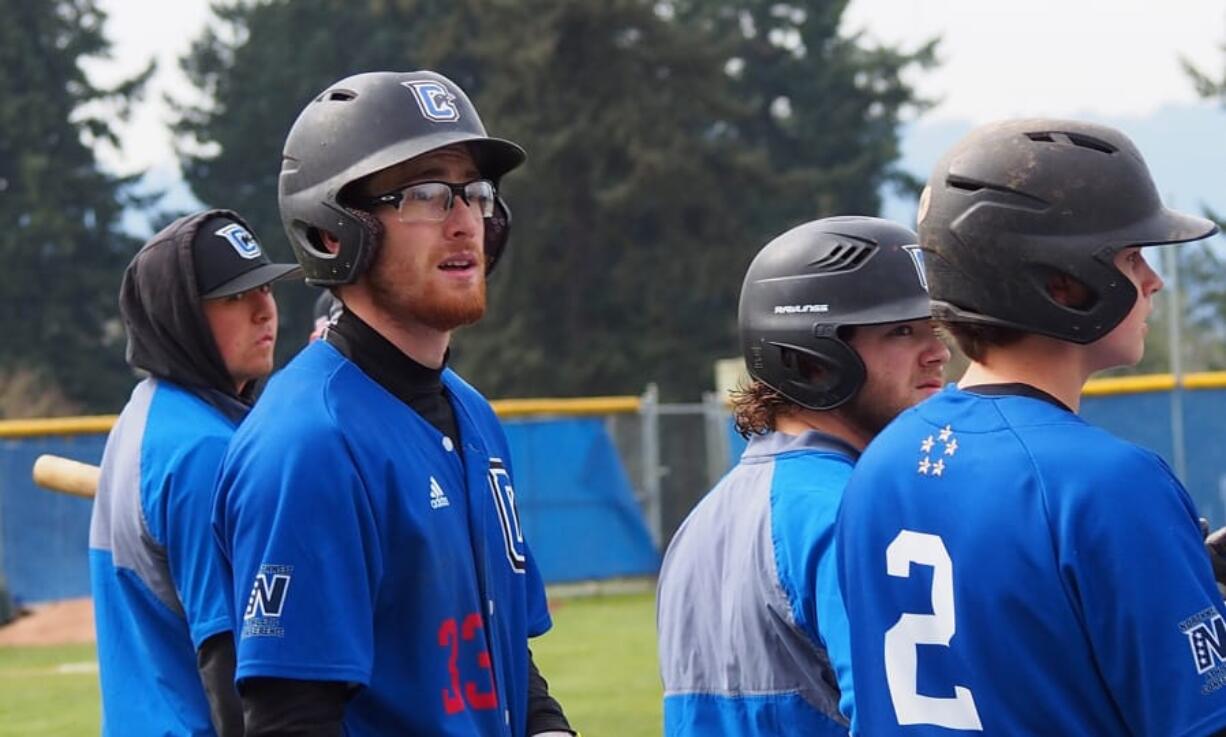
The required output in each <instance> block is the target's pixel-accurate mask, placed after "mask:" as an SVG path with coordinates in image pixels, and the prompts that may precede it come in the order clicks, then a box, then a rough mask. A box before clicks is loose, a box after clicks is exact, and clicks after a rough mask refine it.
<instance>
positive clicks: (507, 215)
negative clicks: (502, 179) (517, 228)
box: [485, 197, 511, 276]
mask: <svg viewBox="0 0 1226 737" xmlns="http://www.w3.org/2000/svg"><path fill="white" fill-rule="evenodd" d="M510 237H511V208H510V207H509V206H508V205H507V203H506V201H505V200H503V199H502V197H495V198H494V214H492V215H490V216H489V217H488V218H486V219H485V273H486V275H487V276H488V275H489V274H492V273H494V267H495V266H497V265H498V260H499V259H500V258H502V254H503V252H504V251H506V248H507V241H508V240H509V239H510Z"/></svg>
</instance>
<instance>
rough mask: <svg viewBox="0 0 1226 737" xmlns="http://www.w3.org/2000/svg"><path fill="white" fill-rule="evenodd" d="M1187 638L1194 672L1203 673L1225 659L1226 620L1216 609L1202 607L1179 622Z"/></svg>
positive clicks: (1180, 629)
mask: <svg viewBox="0 0 1226 737" xmlns="http://www.w3.org/2000/svg"><path fill="white" fill-rule="evenodd" d="M1179 631H1180V632H1183V634H1184V635H1185V636H1186V637H1187V638H1188V645H1189V646H1190V647H1191V648H1192V661H1193V662H1194V663H1195V664H1196V672H1197V673H1204V672H1205V671H1207V670H1209V669H1210V668H1213V667H1214V666H1216V665H1218V664H1219V663H1221V662H1223V661H1226V620H1223V619H1222V615H1220V614H1218V612H1217V610H1216V609H1213V608H1209V609H1204V610H1202V611H1200V612H1197V613H1196V614H1194V615H1192V616H1191V617H1188V618H1187V619H1185V620H1184V621H1182V622H1180V623H1179Z"/></svg>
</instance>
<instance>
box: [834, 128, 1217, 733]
mask: <svg viewBox="0 0 1226 737" xmlns="http://www.w3.org/2000/svg"><path fill="white" fill-rule="evenodd" d="M1215 231H1216V227H1215V226H1214V225H1212V224H1211V223H1209V222H1208V221H1206V220H1202V219H1200V218H1196V217H1191V216H1188V215H1184V214H1181V213H1177V212H1174V211H1172V210H1168V209H1167V208H1166V207H1164V206H1163V204H1162V202H1161V201H1160V199H1159V197H1158V193H1157V190H1156V189H1155V186H1154V183H1153V181H1152V180H1151V178H1150V174H1149V171H1148V169H1147V167H1146V165H1145V162H1144V160H1143V158H1142V157H1141V153H1140V152H1139V151H1138V150H1137V148H1136V147H1135V146H1134V145H1133V143H1132V141H1130V140H1129V139H1128V138H1127V137H1126V136H1125V135H1123V134H1122V133H1120V132H1119V131H1117V130H1114V129H1112V128H1108V127H1105V126H1100V125H1091V124H1087V123H1081V122H1074V121H1066V120H1013V121H1007V122H1002V123H995V124H991V125H986V126H983V127H981V128H978V129H976V130H974V131H973V132H972V133H970V134H969V135H968V136H967V137H966V138H964V139H963V140H962V141H960V142H959V143H958V144H957V145H955V146H954V147H953V148H952V149H951V150H950V151H949V152H948V153H946V155H945V156H944V158H943V159H941V161H940V163H938V164H937V166H936V169H935V170H934V172H933V175H932V178H931V179H930V180H929V182H928V186H927V188H926V189H925V190H924V193H923V195H922V197H921V200H920V206H919V235H920V246H921V248H922V249H923V250H924V256H925V265H926V273H927V275H928V286H929V289H930V291H931V293H932V299H933V305H934V307H933V310H934V315H935V316H936V317H937V319H938V320H939V321H940V322H941V323H943V324H944V325H945V326H946V329H948V331H949V333H950V334H951V335H952V336H953V338H954V339H955V340H956V341H957V342H958V345H959V346H960V347H961V348H962V350H963V351H964V352H965V353H966V354H967V356H968V357H969V358H970V359H971V365H970V368H969V369H968V370H967V372H966V374H965V375H964V376H963V377H962V379H961V381H960V382H959V384H958V386H956V387H954V386H950V387H948V388H946V389H945V390H943V391H941V392H940V393H939V394H937V395H936V396H934V397H932V398H931V399H929V400H927V401H926V402H924V403H923V404H921V405H919V406H918V407H916V408H914V409H912V410H909V411H907V412H904V413H903V414H901V415H900V416H899V417H898V419H897V420H895V422H894V423H893V424H891V425H890V426H889V427H888V428H886V429H885V431H884V432H882V433H881V434H880V435H878V436H877V439H876V440H875V441H874V442H873V444H872V445H871V446H870V447H869V448H868V450H867V452H866V453H865V454H864V455H863V456H862V457H861V459H860V463H859V464H857V466H856V470H855V472H854V473H853V474H852V478H851V481H850V482H849V484H848V487H847V490H846V492H845V493H844V496H843V506H842V508H841V510H840V513H839V520H838V526H837V530H838V533H837V538H838V543H837V547H838V558H839V564H840V570H839V574H840V575H839V578H840V583H841V584H842V591H843V594H844V597H845V603H846V605H847V614H848V619H849V620H850V623H851V650H852V659H851V662H852V669H853V676H854V681H855V684H856V702H857V703H856V706H857V714H858V715H859V726H860V727H861V728H862V731H863V733H864V734H870V735H887V736H888V735H948V734H953V733H959V734H966V733H971V732H984V733H987V734H999V735H1039V734H1044V735H1057V734H1058V735H1155V736H1157V735H1162V736H1167V735H1186V736H1189V737H1192V736H1196V735H1208V734H1213V733H1217V732H1219V731H1220V730H1223V729H1226V689H1223V688H1222V686H1223V684H1226V666H1224V665H1223V658H1224V657H1226V619H1223V616H1224V615H1226V609H1224V608H1223V603H1222V597H1221V596H1220V595H1219V594H1218V591H1217V589H1216V587H1215V585H1214V580H1213V574H1212V571H1211V569H1210V565H1209V562H1208V560H1207V559H1206V556H1205V553H1204V550H1203V549H1202V547H1201V531H1200V529H1199V526H1198V524H1197V517H1196V511H1195V509H1194V507H1193V503H1192V500H1191V498H1189V496H1188V493H1187V491H1186V490H1185V489H1184V488H1183V486H1182V485H1181V484H1180V483H1179V480H1178V479H1176V478H1175V476H1174V475H1173V474H1172V473H1171V471H1170V469H1169V468H1168V467H1167V466H1166V464H1165V463H1163V462H1162V460H1161V459H1160V458H1159V457H1158V456H1157V455H1155V454H1154V453H1152V452H1150V451H1148V450H1145V449H1142V448H1139V447H1137V446H1135V445H1132V444H1131V443H1127V442H1124V441H1123V440H1120V439H1119V438H1116V437H1114V436H1112V435H1111V434H1109V433H1107V432H1106V431H1104V430H1102V429H1101V428H1098V427H1095V426H1093V425H1090V424H1088V423H1086V422H1085V421H1083V420H1082V419H1081V418H1080V417H1078V416H1077V409H1078V406H1079V399H1080V394H1081V389H1082V386H1083V384H1084V383H1085V381H1086V380H1087V378H1088V377H1089V376H1090V375H1091V374H1093V373H1094V372H1096V371H1101V370H1103V369H1107V368H1110V367H1112V366H1127V365H1132V364H1135V363H1136V362H1137V361H1138V360H1140V358H1141V355H1142V353H1143V350H1144V340H1145V331H1146V327H1145V321H1146V317H1147V316H1148V315H1149V313H1150V310H1151V308H1152V302H1153V297H1154V293H1155V292H1157V291H1158V290H1159V289H1160V288H1161V287H1162V281H1161V279H1159V277H1158V276H1157V275H1156V274H1155V273H1154V271H1153V270H1152V269H1151V268H1150V267H1149V265H1148V264H1147V263H1146V261H1145V257H1144V256H1143V253H1142V247H1143V246H1152V245H1163V244H1174V243H1182V242H1186V241H1192V240H1196V239H1199V238H1204V237H1206V236H1209V235H1212V234H1213V233H1214V232H1215Z"/></svg>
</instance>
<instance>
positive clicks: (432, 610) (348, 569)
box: [214, 341, 550, 737]
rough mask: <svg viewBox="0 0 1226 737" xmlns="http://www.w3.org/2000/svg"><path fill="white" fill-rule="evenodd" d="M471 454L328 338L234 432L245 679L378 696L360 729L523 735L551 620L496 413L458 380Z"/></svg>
mask: <svg viewBox="0 0 1226 737" xmlns="http://www.w3.org/2000/svg"><path fill="white" fill-rule="evenodd" d="M443 385H444V386H445V387H446V389H447V392H448V394H449V396H450V399H451V401H452V404H453V407H454V409H455V416H456V422H457V425H458V427H459V436H460V441H461V443H462V447H455V446H454V444H453V443H452V441H451V439H450V438H447V437H446V436H444V435H442V434H441V433H439V431H438V430H436V429H435V428H434V427H433V426H432V425H431V424H429V423H428V422H427V421H426V420H424V419H423V418H422V417H421V416H419V415H418V414H417V413H415V412H414V411H413V410H412V409H410V408H409V407H408V406H407V405H406V404H404V403H403V402H401V401H399V400H398V399H396V398H395V397H394V396H392V395H391V394H390V393H388V391H387V390H386V389H384V388H383V387H382V386H381V385H380V384H378V383H376V382H375V381H374V380H372V379H371V378H370V377H369V376H367V375H366V374H365V373H363V372H362V370H361V369H359V368H358V367H357V365H355V364H354V363H353V362H351V361H350V360H348V359H347V358H345V357H344V356H342V355H341V354H340V353H339V352H338V351H337V350H336V349H335V348H334V347H333V346H331V345H329V344H328V343H326V342H324V341H318V342H315V343H313V344H311V345H310V346H308V347H307V348H306V349H305V350H303V352H302V353H300V354H299V355H298V356H297V357H296V358H295V359H294V360H293V361H292V362H291V363H290V364H289V365H288V366H287V367H286V368H285V369H284V370H283V371H281V372H280V373H279V374H278V375H277V376H275V377H273V379H272V381H271V382H270V383H269V385H268V388H267V390H266V391H265V392H264V394H263V396H262V397H261V398H260V401H259V402H258V403H257V404H256V407H255V409H254V410H253V411H252V413H251V415H250V416H249V418H248V421H247V422H245V423H244V424H243V427H242V428H241V429H240V430H239V432H238V433H237V434H236V435H235V437H234V440H233V442H232V444H231V446H230V450H229V453H228V454H227V456H226V461H225V465H224V469H223V472H222V480H221V483H220V486H219V491H218V497H217V502H216V508H215V510H214V527H215V530H216V532H217V535H218V537H219V539H220V541H221V544H222V547H223V549H224V550H225V552H226V554H227V556H228V558H229V561H230V564H231V568H232V572H233V579H232V586H233V589H232V590H233V595H234V600H235V609H234V616H235V619H236V623H237V632H238V638H237V639H238V642H237V669H236V675H237V679H238V680H239V682H241V681H242V680H243V679H246V678H252V677H275V678H289V679H298V680H312V681H342V682H348V683H353V684H359V685H361V686H363V688H361V689H359V690H358V692H357V694H356V695H355V696H354V697H353V698H352V699H351V700H350V701H349V702H348V703H347V704H346V707H345V716H344V727H345V733H346V734H347V735H350V736H351V737H355V736H359V735H389V734H406V735H407V734H423V735H424V734H430V735H469V736H472V735H483V736H487V737H488V736H489V735H510V736H512V737H523V735H524V732H525V730H526V720H527V714H526V711H527V698H528V696H527V683H528V638H529V637H532V636H536V635H539V634H542V633H544V632H545V631H546V630H547V629H548V628H549V626H550V620H549V613H548V610H547V608H546V603H545V596H544V587H543V585H542V583H541V579H540V574H539V572H538V571H537V568H536V564H535V563H534V561H533V559H532V556H531V554H530V553H529V551H528V548H527V546H526V545H525V543H524V539H523V535H522V533H521V530H520V525H519V521H518V518H517V513H516V509H515V490H514V485H513V483H512V478H513V476H512V471H511V467H510V464H509V458H510V456H509V452H508V448H507V444H506V439H505V437H504V435H503V432H502V428H501V426H500V425H499V423H498V420H497V418H496V417H495V416H494V413H493V410H492V408H491V407H490V406H489V404H488V403H487V402H486V401H485V399H484V398H482V397H481V396H480V395H479V394H478V393H477V392H476V391H475V390H473V389H472V388H471V387H470V386H468V385H467V384H466V383H464V382H463V381H462V380H461V379H460V378H459V377H458V376H456V375H455V374H454V373H452V372H450V371H446V372H444V374H443Z"/></svg>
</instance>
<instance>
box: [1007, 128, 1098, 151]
mask: <svg viewBox="0 0 1226 737" xmlns="http://www.w3.org/2000/svg"><path fill="white" fill-rule="evenodd" d="M1026 137H1027V138H1029V139H1030V140H1032V141H1037V142H1039V143H1063V144H1069V145H1073V146H1080V147H1081V148H1088V149H1091V150H1093V151H1098V152H1099V153H1104V154H1113V153H1115V152H1117V151H1119V149H1118V148H1116V147H1115V146H1113V145H1111V144H1110V143H1107V142H1106V141H1104V140H1102V139H1101V138H1095V137H1094V136H1087V135H1086V134H1084V133H1064V132H1060V131H1050V132H1048V131H1045V132H1036V133H1027V134H1026Z"/></svg>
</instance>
